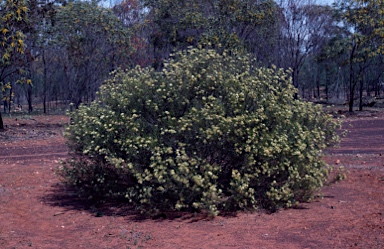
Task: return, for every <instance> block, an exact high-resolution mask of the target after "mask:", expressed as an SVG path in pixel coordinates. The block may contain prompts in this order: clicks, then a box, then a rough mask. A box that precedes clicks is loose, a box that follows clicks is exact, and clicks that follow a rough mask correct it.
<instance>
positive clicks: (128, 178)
mask: <svg viewBox="0 0 384 249" xmlns="http://www.w3.org/2000/svg"><path fill="white" fill-rule="evenodd" d="M289 73H290V72H285V71H284V70H282V69H276V68H254V67H253V66H252V64H251V62H250V61H249V59H248V58H247V57H240V56H237V57H233V56H229V55H227V54H226V53H225V52H224V53H223V54H218V53H216V52H215V51H213V50H199V49H190V50H188V51H184V52H179V53H177V54H175V55H173V56H172V59H170V60H169V61H167V62H166V63H165V67H164V69H163V70H162V71H161V72H155V71H154V70H152V69H148V68H135V69H133V70H129V71H117V72H115V73H114V74H113V77H112V78H111V79H110V80H109V81H107V82H106V83H105V84H104V85H103V86H102V87H101V88H100V92H99V94H98V100H97V101H94V102H93V103H92V104H91V105H90V106H81V107H80V108H79V110H78V111H76V112H73V113H70V116H71V118H72V119H73V122H74V124H73V125H71V126H70V127H68V130H67V132H66V138H67V139H68V145H69V146H70V148H71V150H72V152H73V153H74V157H73V159H72V160H70V161H67V162H65V163H64V164H63V166H62V168H61V171H60V174H61V175H62V176H63V177H64V179H65V181H66V182H67V183H68V184H69V185H72V186H76V187H77V188H78V189H79V190H80V191H81V194H83V195H85V196H87V197H91V196H92V197H96V196H95V195H98V196H97V197H105V196H114V197H122V196H124V197H126V198H128V199H129V201H131V202H133V203H134V204H135V205H137V207H138V208H139V209H140V210H142V211H144V210H145V211H148V212H150V213H156V212H157V211H161V210H209V211H210V212H211V213H212V214H217V213H218V212H219V211H220V210H239V209H256V208H258V207H262V208H267V209H270V210H275V209H276V208H279V207H289V206H291V205H292V204H293V203H295V202H296V201H302V200H304V201H306V200H310V199H311V197H312V196H313V193H314V192H315V191H317V190H318V189H319V188H320V187H321V186H322V183H323V181H324V180H325V178H326V175H327V172H326V171H327V167H326V165H325V163H324V162H322V161H321V160H320V155H321V150H322V149H324V148H326V147H327V146H329V145H331V144H332V143H334V142H337V140H338V136H337V134H336V133H335V129H336V128H337V127H338V123H337V122H335V121H333V120H332V118H331V117H330V116H329V115H326V114H324V113H323V112H322V109H321V107H320V106H314V105H312V104H311V103H306V102H303V101H301V100H295V99H294V98H293V95H294V93H295V92H296V90H295V89H294V88H293V86H292V84H291V79H290V77H289Z"/></svg>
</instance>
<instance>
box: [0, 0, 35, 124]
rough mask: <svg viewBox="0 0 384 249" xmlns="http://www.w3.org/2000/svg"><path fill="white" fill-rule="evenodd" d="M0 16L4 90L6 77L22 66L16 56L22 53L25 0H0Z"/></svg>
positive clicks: (0, 84) (0, 77)
mask: <svg viewBox="0 0 384 249" xmlns="http://www.w3.org/2000/svg"><path fill="white" fill-rule="evenodd" d="M0 16H1V17H0V42H1V44H0V90H1V92H5V89H6V88H9V87H10V83H8V82H6V79H7V78H8V77H10V76H11V75H13V74H20V73H21V72H22V68H23V66H22V65H18V64H19V61H20V60H19V58H18V57H19V56H21V55H22V54H23V53H24V39H25V37H24V34H23V32H22V31H23V28H24V26H25V22H26V20H27V18H28V7H27V1H25V0H18V1H14V0H1V1H0ZM24 80H25V79H21V81H24ZM25 81H26V80H25ZM28 82H29V81H28ZM3 98H4V96H3ZM1 130H4V124H3V119H2V117H1V110H0V131H1Z"/></svg>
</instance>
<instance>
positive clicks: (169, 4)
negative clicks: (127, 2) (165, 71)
mask: <svg viewBox="0 0 384 249" xmlns="http://www.w3.org/2000/svg"><path fill="white" fill-rule="evenodd" d="M144 3H145V5H144V6H145V7H146V9H147V10H148V16H147V20H148V21H147V23H148V26H150V27H151V28H152V29H151V31H150V41H151V46H152V51H153V60H154V63H153V65H154V67H155V68H161V67H162V65H161V62H162V61H163V59H164V58H167V56H168V55H169V54H170V53H172V52H173V51H175V50H181V49H186V48H187V47H189V46H198V45H202V46H207V47H211V48H214V49H216V50H224V49H230V50H238V51H247V50H248V51H249V52H253V53H254V54H257V52H258V51H259V50H260V48H259V46H258V44H257V42H258V41H264V40H263V38H264V39H268V37H267V36H266V35H264V34H269V33H273V31H275V30H277V29H270V30H269V28H271V27H273V25H274V24H275V22H276V16H277V15H278V8H277V5H276V4H275V2H274V1H271V0H262V1H256V0H246V1H244V0H209V1H204V0H197V1H191V0H182V1H180V0H145V1H144ZM266 44H268V42H266Z"/></svg>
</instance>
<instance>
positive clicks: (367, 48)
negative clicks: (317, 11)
mask: <svg viewBox="0 0 384 249" xmlns="http://www.w3.org/2000/svg"><path fill="white" fill-rule="evenodd" d="M335 8H336V9H337V11H338V14H339V17H340V21H341V22H342V24H343V25H344V27H345V28H346V29H347V30H348V31H349V35H348V36H347V37H345V40H346V44H347V46H346V50H347V51H348V55H349V60H348V66H349V94H348V106H349V111H350V112H352V111H353V106H354V100H355V94H356V88H357V87H358V86H359V100H360V101H359V110H362V107H363V101H362V96H363V90H364V87H363V86H364V81H366V77H365V75H366V73H365V72H366V70H367V69H368V68H370V67H372V64H375V63H377V62H379V63H382V62H381V60H373V58H375V57H377V56H381V55H382V54H383V53H384V50H383V48H384V45H383V44H384V43H383V41H384V31H383V29H384V21H383V13H384V2H383V1H381V0H341V1H339V2H338V3H337V4H335Z"/></svg>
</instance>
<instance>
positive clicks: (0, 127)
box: [0, 110, 4, 131]
mask: <svg viewBox="0 0 384 249" xmlns="http://www.w3.org/2000/svg"><path fill="white" fill-rule="evenodd" d="M3 130H4V123H3V117H2V116H1V110H0V131H3Z"/></svg>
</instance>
